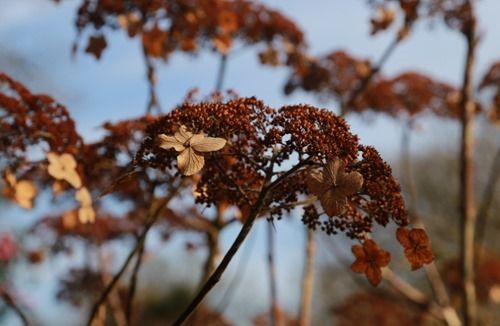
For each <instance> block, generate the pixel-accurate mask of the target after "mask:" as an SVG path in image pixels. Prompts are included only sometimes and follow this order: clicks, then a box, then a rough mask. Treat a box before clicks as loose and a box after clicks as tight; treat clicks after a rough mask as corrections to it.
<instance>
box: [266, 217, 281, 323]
mask: <svg viewBox="0 0 500 326" xmlns="http://www.w3.org/2000/svg"><path fill="white" fill-rule="evenodd" d="M267 250H268V251H267V262H268V268H269V287H270V295H271V309H270V311H269V317H270V321H271V325H272V326H275V325H277V322H278V319H279V315H278V314H279V311H278V309H279V308H278V298H277V297H278V290H277V284H276V283H277V282H276V263H275V261H274V227H273V224H272V221H271V222H269V223H268V228H267Z"/></svg>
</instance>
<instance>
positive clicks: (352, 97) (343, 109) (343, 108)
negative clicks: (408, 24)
mask: <svg viewBox="0 0 500 326" xmlns="http://www.w3.org/2000/svg"><path fill="white" fill-rule="evenodd" d="M402 40H403V38H402V37H401V35H400V34H398V35H397V36H396V37H395V38H394V39H393V40H392V42H391V43H389V46H388V47H387V48H386V49H385V51H384V52H383V53H382V56H381V57H380V59H379V60H378V61H377V63H376V64H375V65H374V66H373V67H371V69H370V71H369V72H368V74H367V75H366V76H364V78H363V79H361V80H360V81H359V82H358V83H357V85H356V87H355V88H354V89H353V90H352V92H350V93H349V94H348V96H347V98H346V99H345V100H343V101H341V104H340V115H341V116H345V115H346V114H347V113H348V112H349V109H350V108H351V107H352V106H353V104H354V102H355V101H356V99H357V98H358V96H359V95H360V94H361V93H363V91H364V90H365V89H366V87H367V86H368V85H369V84H370V81H371V80H372V79H373V77H375V75H376V74H377V73H378V72H379V71H380V70H381V69H382V66H383V65H384V64H385V62H386V61H387V60H388V59H389V57H390V56H391V54H392V53H393V52H394V50H395V49H396V47H397V46H398V44H399V43H400V42H401V41H402Z"/></svg>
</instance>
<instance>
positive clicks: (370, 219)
mask: <svg viewBox="0 0 500 326" xmlns="http://www.w3.org/2000/svg"><path fill="white" fill-rule="evenodd" d="M182 125H184V126H186V127H187V128H188V129H189V130H192V132H193V133H203V134H205V135H207V136H208V137H220V138H223V139H226V140H227V141H228V142H227V144H226V146H225V147H224V149H223V150H221V151H217V152H213V153H211V155H207V156H206V157H205V166H204V167H203V169H202V170H201V171H200V176H199V178H198V181H197V182H196V193H197V196H196V200H197V202H199V203H205V204H208V205H213V204H220V203H228V204H230V205H235V206H237V207H238V208H240V210H241V211H242V214H243V215H245V212H248V208H249V206H250V205H249V204H253V203H255V200H256V199H257V197H258V194H259V192H260V191H261V189H262V187H263V186H264V185H265V182H266V180H265V177H266V175H268V174H269V173H270V171H271V173H273V175H275V176H276V177H279V175H281V174H282V173H284V171H286V170H287V169H289V168H290V167H291V166H293V165H294V164H297V162H303V163H304V166H303V168H301V169H299V170H298V171H297V172H296V173H295V174H293V175H292V176H290V177H287V178H285V179H284V180H283V181H282V182H281V183H280V184H279V186H277V187H275V188H273V190H272V191H271V192H270V193H269V195H268V196H267V197H266V201H265V205H264V207H266V209H267V210H268V211H269V212H271V214H273V216H277V217H280V216H281V215H282V214H284V213H285V212H287V211H290V210H291V208H290V204H293V203H294V202H296V201H297V200H299V199H300V198H304V196H306V195H312V194H311V193H310V192H309V190H308V188H307V184H306V183H307V182H306V181H307V175H308V174H309V173H310V170H311V169H313V168H316V167H319V166H323V165H324V164H325V163H326V162H327V161H329V160H332V159H333V158H337V159H339V160H342V162H343V163H344V164H345V169H346V173H347V174H346V175H350V174H349V173H351V172H356V173H359V174H360V175H361V176H362V178H363V180H365V181H364V184H363V186H362V188H361V190H360V191H359V192H358V193H356V194H351V193H349V197H348V198H347V202H346V207H345V209H343V210H342V213H341V214H338V215H336V216H332V217H325V218H322V217H321V218H320V216H318V214H310V211H311V208H308V209H306V214H305V217H304V223H305V224H307V225H308V226H310V227H311V228H315V227H317V226H321V228H322V229H323V230H324V231H326V232H327V233H330V234H332V233H336V232H337V231H343V232H346V234H347V235H348V236H350V237H352V238H360V239H363V238H364V236H365V234H364V233H365V232H371V230H372V227H373V223H375V222H376V223H379V224H382V225H386V224H387V223H388V222H389V220H391V219H392V220H394V221H396V223H397V224H398V225H406V224H407V223H408V220H407V214H406V210H405V208H404V204H403V200H402V197H401V193H400V189H399V185H398V184H397V182H396V181H395V180H394V178H393V177H392V174H391V169H390V167H389V166H388V165H387V164H386V163H385V162H384V161H383V160H382V159H381V158H380V156H379V155H378V153H377V152H376V151H375V150H374V149H372V148H370V147H364V146H360V145H359V144H358V139H357V137H356V136H355V135H353V134H352V133H351V132H350V131H349V127H348V126H347V124H346V123H345V121H344V120H343V119H341V118H338V117H337V116H335V115H334V114H333V113H331V112H329V111H327V110H323V109H318V108H314V107H311V106H307V105H296V106H285V107H283V108H281V109H279V110H274V109H272V108H269V107H267V106H265V105H264V103H262V102H261V101H259V100H257V99H255V98H237V99H232V100H229V101H226V102H224V101H215V102H202V103H197V104H196V103H185V104H183V105H181V106H179V107H178V108H176V109H175V110H173V111H172V112H171V113H169V114H167V115H165V116H164V117H162V118H160V119H159V120H158V121H156V122H154V123H153V124H151V125H150V126H149V127H148V128H147V131H146V134H147V136H146V138H145V139H144V142H143V144H142V146H141V148H140V149H139V151H138V153H137V155H136V160H135V164H136V165H137V166H139V167H143V168H147V167H152V168H158V169H161V170H164V171H167V172H168V173H169V174H175V173H177V175H179V176H180V173H179V172H178V170H177V166H176V156H177V152H176V151H175V150H174V149H171V150H164V149H162V148H160V146H159V144H158V141H157V139H158V135H160V134H167V135H168V134H175V132H176V131H177V130H178V128H180V126H182ZM359 154H362V156H363V158H362V160H358V156H359ZM280 171H282V172H280ZM343 173H344V172H343ZM248 201H250V202H248Z"/></svg>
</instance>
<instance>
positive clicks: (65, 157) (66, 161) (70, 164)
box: [59, 153, 76, 170]
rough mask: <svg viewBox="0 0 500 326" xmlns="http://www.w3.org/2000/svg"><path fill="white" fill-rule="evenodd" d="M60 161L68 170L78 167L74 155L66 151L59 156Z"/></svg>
mask: <svg viewBox="0 0 500 326" xmlns="http://www.w3.org/2000/svg"><path fill="white" fill-rule="evenodd" d="M59 162H60V163H61V165H62V166H64V168H65V169H67V170H73V169H75V168H76V161H75V158H74V157H73V155H71V154H68V153H64V154H62V155H61V156H60V157H59Z"/></svg>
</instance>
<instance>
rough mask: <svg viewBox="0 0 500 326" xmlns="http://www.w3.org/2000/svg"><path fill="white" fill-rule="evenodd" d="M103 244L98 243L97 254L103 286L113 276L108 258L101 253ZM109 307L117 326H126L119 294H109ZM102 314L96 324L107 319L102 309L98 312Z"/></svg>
mask: <svg viewBox="0 0 500 326" xmlns="http://www.w3.org/2000/svg"><path fill="white" fill-rule="evenodd" d="M101 248H102V247H101V243H100V242H98V243H97V252H98V256H99V267H100V272H101V273H100V274H101V280H102V283H103V284H106V283H108V282H109V280H110V279H111V276H110V275H109V274H108V273H107V271H106V269H107V266H106V265H107V262H106V257H105V256H104V255H103V253H102V251H101ZM108 302H109V306H110V308H111V309H110V310H111V312H112V314H113V316H114V322H115V323H116V325H117V326H124V325H126V323H127V322H126V317H125V313H124V312H123V309H122V305H121V302H120V297H119V295H118V293H116V291H115V292H111V293H110V294H109V300H108ZM100 314H102V316H99V317H98V318H97V319H95V320H94V324H98V325H99V319H100V318H101V317H102V319H104V320H105V319H106V309H104V310H103V309H102V307H101V309H100V310H99V312H98V315H100Z"/></svg>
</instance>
